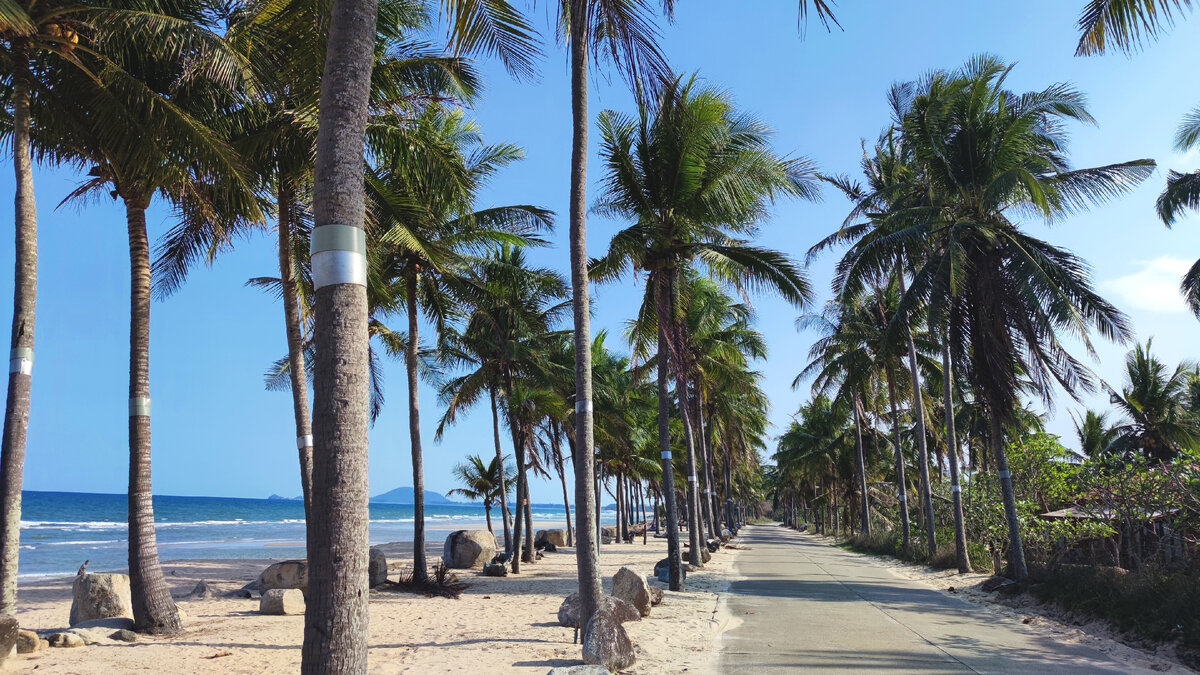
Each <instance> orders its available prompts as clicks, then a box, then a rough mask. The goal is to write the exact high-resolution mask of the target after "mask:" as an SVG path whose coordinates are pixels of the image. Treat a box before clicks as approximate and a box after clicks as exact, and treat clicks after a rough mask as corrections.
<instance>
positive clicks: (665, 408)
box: [647, 270, 683, 591]
mask: <svg viewBox="0 0 1200 675" xmlns="http://www.w3.org/2000/svg"><path fill="white" fill-rule="evenodd" d="M662 275H663V270H658V271H657V272H656V274H655V275H654V277H653V278H652V279H650V280H649V281H648V282H647V283H653V284H654V294H655V304H656V305H657V306H658V307H659V316H660V317H663V316H666V312H667V311H668V310H667V309H666V308H668V307H670V299H669V297H670V296H669V295H668V290H667V285H666V283H665V279H663V278H662ZM667 330H668V328H667V325H666V322H665V321H663V320H661V319H660V320H659V322H658V366H657V368H656V369H657V371H658V450H659V456H660V457H661V458H662V460H661V461H662V472H663V477H662V495H663V503H664V504H663V507H664V509H665V510H666V514H665V516H664V517H665V518H666V521H667V561H668V565H669V568H668V570H669V571H668V586H669V587H670V589H671V590H673V591H681V590H683V566H682V565H681V564H680V557H679V515H678V512H677V511H676V509H675V466H674V464H672V463H671V399H670V398H669V397H670V392H669V391H668V389H667V378H668V374H667V371H668V369H669V368H670V358H671V357H670V344H669V342H668V340H667Z"/></svg>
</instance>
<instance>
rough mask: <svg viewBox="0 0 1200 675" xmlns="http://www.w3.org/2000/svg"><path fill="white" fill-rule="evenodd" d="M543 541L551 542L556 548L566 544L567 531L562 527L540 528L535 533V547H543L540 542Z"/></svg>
mask: <svg viewBox="0 0 1200 675" xmlns="http://www.w3.org/2000/svg"><path fill="white" fill-rule="evenodd" d="M543 542H545V543H547V544H551V545H552V546H554V547H555V548H558V547H560V546H566V545H567V531H566V530H564V529H561V528H559V529H554V530H538V531H537V533H536V534H534V535H533V546H534V548H542V547H541V546H540V544H542V543H543ZM551 550H553V549H551Z"/></svg>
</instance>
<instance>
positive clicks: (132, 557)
mask: <svg viewBox="0 0 1200 675" xmlns="http://www.w3.org/2000/svg"><path fill="white" fill-rule="evenodd" d="M149 202H150V200H149V199H148V198H138V197H134V198H130V197H126V198H125V219H126V222H127V223H128V225H129V274H130V293H129V301H130V314H129V590H130V593H131V597H132V600H133V623H134V626H135V627H136V628H137V630H139V631H142V632H145V633H153V634H156V635H173V634H175V633H178V632H180V631H181V630H182V629H183V623H182V622H181V621H180V620H179V611H178V609H177V608H176V607H175V601H174V600H172V599H171V593H170V591H168V590H167V582H166V580H165V579H163V573H162V567H161V566H159V563H158V544H157V540H156V538H155V534H154V502H153V498H152V496H151V495H153V494H154V493H153V492H152V490H151V487H150V243H149V240H148V238H147V236H146V206H147V205H148V204H149Z"/></svg>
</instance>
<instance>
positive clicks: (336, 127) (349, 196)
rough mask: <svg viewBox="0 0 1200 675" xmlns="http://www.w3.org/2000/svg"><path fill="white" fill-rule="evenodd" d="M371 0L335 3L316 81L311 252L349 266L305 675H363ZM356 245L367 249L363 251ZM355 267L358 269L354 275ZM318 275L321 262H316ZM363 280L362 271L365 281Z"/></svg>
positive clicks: (321, 417)
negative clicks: (324, 243)
mask: <svg viewBox="0 0 1200 675" xmlns="http://www.w3.org/2000/svg"><path fill="white" fill-rule="evenodd" d="M375 28H376V3H375V0H339V1H338V2H335V3H334V4H333V7H332V11H331V15H330V23H329V43H328V44H329V46H328V49H327V50H326V55H325V70H324V72H326V73H331V74H333V75H332V76H330V77H326V78H323V79H322V80H321V100H320V110H319V114H318V132H317V147H316V163H315V176H314V185H313V207H314V222H315V224H316V228H314V230H313V238H314V244H316V239H317V235H318V233H319V232H321V231H322V230H321V228H330V229H329V230H325V231H326V232H338V233H340V234H342V235H346V234H353V235H354V238H353V240H352V241H340V240H337V239H338V238H335V237H331V238H330V239H333V240H335V241H331V242H330V245H331V248H330V250H328V251H325V252H322V253H319V254H317V255H324V256H325V257H326V258H331V259H332V260H333V261H340V262H344V263H346V265H345V266H342V267H341V268H340V269H338V270H337V271H339V272H350V274H328V275H326V272H327V271H333V270H322V277H323V278H322V279H320V280H318V279H314V282H315V283H314V285H315V286H316V303H315V304H316V307H315V317H314V318H315V325H314V330H313V340H314V346H315V348H316V361H317V362H316V368H315V370H314V373H313V432H314V433H313V441H314V443H313V499H312V502H313V514H314V518H312V522H311V523H310V524H309V529H308V532H309V542H308V550H309V555H308V563H309V577H308V603H307V606H306V608H305V612H304V645H303V647H302V649H301V662H300V672H301V673H302V674H303V675H318V674H320V675H327V674H336V675H349V674H353V675H360V674H363V673H366V671H367V635H368V618H369V617H368V611H367V598H368V596H369V593H368V591H369V590H370V589H369V588H368V587H367V586H368V584H367V582H368V579H367V563H368V558H369V555H370V554H369V550H370V549H369V547H370V543H369V542H370V539H369V538H368V532H367V525H368V521H369V517H368V511H367V499H368V497H367V490H368V485H367V418H368V400H369V395H368V392H369V388H368V382H369V378H368V368H367V364H368V361H367V341H368V339H369V338H368V334H367V287H366V279H365V276H366V275H365V269H366V261H365V259H364V257H365V254H366V250H365V249H366V245H365V241H366V240H365V237H364V236H363V234H362V228H363V216H364V204H363V140H364V135H365V132H366V122H367V107H368V102H369V94H370V86H371V70H372V65H373V63H374V49H375ZM360 244H361V249H359V245H360ZM356 265H361V268H357V267H356ZM313 267H314V275H315V273H316V272H317V269H318V266H317V265H316V264H315V261H314V266H313ZM359 272H361V275H360V274H359Z"/></svg>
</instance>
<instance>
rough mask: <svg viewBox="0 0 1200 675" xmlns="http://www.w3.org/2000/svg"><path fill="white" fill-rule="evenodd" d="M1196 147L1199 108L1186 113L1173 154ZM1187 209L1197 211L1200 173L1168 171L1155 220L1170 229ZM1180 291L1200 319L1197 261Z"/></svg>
mask: <svg viewBox="0 0 1200 675" xmlns="http://www.w3.org/2000/svg"><path fill="white" fill-rule="evenodd" d="M1197 147H1200V108H1196V109H1194V110H1192V111H1191V112H1190V113H1188V115H1187V116H1186V117H1184V119H1183V122H1182V123H1181V124H1180V125H1179V130H1178V131H1177V132H1176V133H1175V149H1176V150H1179V151H1180V152H1187V151H1188V150H1191V149H1193V148H1197ZM1187 209H1191V210H1196V209H1200V170H1197V171H1192V172H1189V173H1180V172H1178V171H1171V172H1170V173H1169V174H1168V175H1167V188H1166V189H1165V190H1163V193H1162V194H1161V195H1159V197H1158V204H1157V210H1158V216H1159V218H1161V219H1162V221H1163V223H1164V224H1166V226H1167V227H1170V226H1171V225H1173V224H1175V221H1176V220H1177V219H1178V218H1179V216H1180V214H1181V213H1182V212H1183V211H1185V210H1187ZM1180 289H1181V290H1182V291H1183V296H1184V297H1185V298H1187V302H1188V306H1189V307H1191V309H1192V312H1193V313H1194V314H1195V315H1196V316H1197V317H1200V260H1197V261H1196V262H1195V263H1194V264H1193V265H1192V267H1191V269H1189V270H1188V271H1187V274H1185V275H1184V277H1183V282H1182V283H1181V284H1180Z"/></svg>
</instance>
